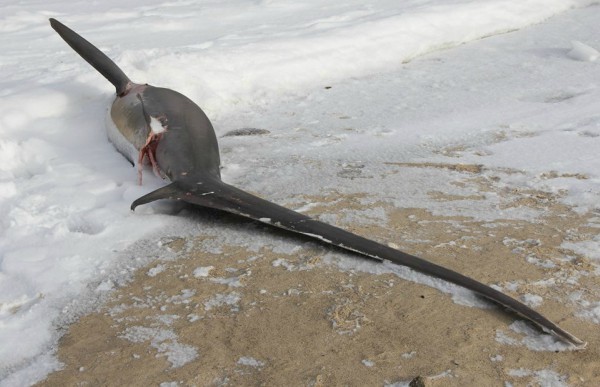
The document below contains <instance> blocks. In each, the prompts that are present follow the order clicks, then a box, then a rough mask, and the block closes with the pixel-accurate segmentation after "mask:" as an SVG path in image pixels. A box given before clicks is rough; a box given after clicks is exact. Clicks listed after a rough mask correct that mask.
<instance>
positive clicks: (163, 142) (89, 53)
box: [50, 19, 586, 349]
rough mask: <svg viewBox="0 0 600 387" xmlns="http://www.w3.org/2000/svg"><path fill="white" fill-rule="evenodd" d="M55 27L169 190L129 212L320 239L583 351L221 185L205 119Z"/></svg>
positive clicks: (124, 134)
mask: <svg viewBox="0 0 600 387" xmlns="http://www.w3.org/2000/svg"><path fill="white" fill-rule="evenodd" d="M50 24H51V26H52V28H54V30H55V31H56V32H57V33H58V34H59V35H60V36H61V37H62V38H63V39H64V40H65V41H66V42H67V44H68V45H69V46H71V47H72V48H73V49H74V50H75V51H76V52H77V53H78V54H79V55H81V57H82V58H83V59H85V60H86V61H87V62H88V63H89V64H91V65H92V66H93V67H94V68H95V69H96V70H98V71H99V72H100V73H101V74H102V75H103V76H104V77H105V78H106V79H107V80H108V81H109V82H111V83H112V84H113V85H114V86H115V88H116V93H117V97H116V99H115V101H114V102H113V104H112V108H111V112H110V115H111V119H112V121H113V123H114V129H113V130H112V131H110V130H109V139H110V141H111V142H112V143H113V144H114V145H115V147H116V148H117V149H118V150H119V152H121V153H122V154H123V155H124V156H125V157H126V158H127V159H128V160H129V161H130V162H131V163H132V164H137V165H138V179H139V181H140V183H141V176H142V165H143V163H144V162H145V161H147V162H149V163H150V164H151V165H152V168H153V169H154V171H155V173H156V174H158V175H160V176H162V177H164V178H168V179H169V180H170V182H171V183H170V184H168V185H166V186H164V187H162V188H159V189H157V190H155V191H153V192H150V193H148V194H147V195H144V196H142V197H140V198H138V199H137V200H135V201H134V202H133V203H132V204H131V209H132V210H133V209H135V208H136V207H137V206H139V205H142V204H146V203H150V202H153V201H155V200H159V199H173V200H182V201H185V202H188V203H192V204H195V205H198V206H202V207H209V208H213V209H217V210H222V211H226V212H229V213H233V214H236V215H240V216H243V217H246V218H250V219H254V220H257V221H260V222H263V223H267V224H269V225H271V226H274V227H278V228H282V229H285V230H289V231H292V232H295V233H299V234H302V235H305V236H307V237H310V238H314V239H317V240H319V241H320V242H322V243H326V244H330V245H333V246H337V247H339V248H342V249H345V250H348V251H351V252H353V253H358V254H360V255H362V256H365V257H368V258H371V259H375V260H378V261H383V260H388V261H391V262H393V263H395V264H398V265H403V266H407V267H409V268H411V269H413V270H416V271H419V272H422V273H424V274H427V275H430V276H432V277H437V278H440V279H443V280H445V281H448V282H451V283H454V284H456V285H459V286H462V287H464V288H466V289H469V290H471V291H473V292H475V293H477V294H478V295H480V296H483V297H484V298H486V299H488V300H490V301H492V302H494V303H497V304H500V305H502V306H504V307H505V308H507V309H508V310H510V311H512V312H513V313H516V314H518V315H520V316H522V317H523V318H525V319H527V320H528V321H530V322H532V323H534V324H535V325H536V326H538V327H539V328H541V329H542V330H543V331H545V332H547V333H550V334H552V335H554V336H556V337H557V338H559V339H560V340H562V341H564V342H566V343H568V344H570V345H572V346H574V347H575V348H578V349H581V348H584V347H585V346H586V343H585V342H584V341H582V340H580V339H578V338H577V337H575V336H573V335H572V334H570V333H569V332H567V331H565V330H564V329H562V328H560V327H559V326H558V325H556V324H555V323H553V322H552V321H550V320H549V319H547V318H546V317H544V316H543V315H541V314H540V313H538V312H536V311H535V310H533V309H531V308H530V307H528V306H526V305H524V304H523V303H521V302H519V301H517V300H515V299H514V298H512V297H509V296H507V295H506V294H504V293H502V292H500V291H498V290H495V289H493V288H491V287H490V286H487V285H485V284H483V283H481V282H479V281H477V280H474V279H472V278H469V277H467V276H465V275H462V274H460V273H457V272H455V271H453V270H450V269H447V268H445V267H442V266H440V265H437V264H434V263H431V262H429V261H426V260H424V259H422V258H419V257H416V256H414V255H410V254H407V253H404V252H402V251H399V250H396V249H393V248H391V247H388V246H385V245H383V244H381V243H378V242H375V241H372V240H370V239H367V238H364V237H361V236H359V235H356V234H353V233H350V232H348V231H345V230H343V229H340V228H338V227H334V226H331V225H329V224H326V223H323V222H320V221H318V220H315V219H312V218H310V217H308V216H306V215H303V214H300V213H298V212H295V211H292V210H290V209H287V208H285V207H282V206H280V205H277V204H275V203H272V202H270V201H267V200H264V199H261V198H260V197H258V196H255V195H252V194H250V193H248V192H245V191H243V190H240V189H238V188H236V187H233V186H231V185H229V184H226V183H224V182H223V181H222V180H221V173H220V164H221V162H220V156H219V146H218V143H217V138H216V135H215V131H214V129H213V126H212V124H211V123H210V120H209V119H208V117H207V116H206V114H204V112H203V111H202V109H200V107H198V105H196V104H195V103H194V102H193V101H192V100H190V99H189V98H187V97H186V96H184V95H182V94H180V93H178V92H176V91H174V90H170V89H165V88H160V87H155V86H150V85H148V84H138V83H134V82H132V81H131V80H130V79H129V78H128V77H127V76H126V75H125V73H124V72H123V71H122V70H121V69H120V68H119V67H118V66H117V65H116V64H115V63H114V62H113V61H112V60H111V59H110V58H108V57H107V56H106V55H105V54H104V53H102V52H101V51H100V50H99V49H97V48H96V47H95V46H94V45H92V44H91V43H90V42H88V41H87V40H85V39H84V38H82V37H81V36H80V35H78V34H77V33H76V32H74V31H72V30H71V29H69V28H68V27H66V26H65V25H64V24H62V23H60V22H59V21H57V20H55V19H50Z"/></svg>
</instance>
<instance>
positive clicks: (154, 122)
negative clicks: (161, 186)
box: [137, 94, 167, 185]
mask: <svg viewBox="0 0 600 387" xmlns="http://www.w3.org/2000/svg"><path fill="white" fill-rule="evenodd" d="M137 97H138V99H139V100H140V102H141V103H142V111H143V114H144V117H145V118H146V126H147V129H148V137H147V138H146V143H145V144H144V146H143V147H142V148H141V149H140V153H139V156H138V184H139V185H142V170H143V166H144V161H145V160H148V161H149V162H150V165H152V170H153V171H154V174H155V175H156V176H158V177H160V178H161V179H164V174H163V173H162V171H161V170H160V167H159V166H158V163H157V162H156V148H157V147H158V142H159V141H160V139H161V138H162V136H163V134H164V132H166V130H167V117H165V116H159V117H152V116H151V115H149V114H148V113H146V109H145V108H144V101H143V100H142V97H141V95H139V94H138V95H137Z"/></svg>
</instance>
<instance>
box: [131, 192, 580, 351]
mask: <svg viewBox="0 0 600 387" xmlns="http://www.w3.org/2000/svg"><path fill="white" fill-rule="evenodd" d="M167 198H169V199H178V200H184V201H186V202H189V203H193V204H197V205H200V206H203V207H210V208H216V209H219V210H223V211H227V212H230V213H233V214H237V215H241V216H244V217H248V218H251V219H255V220H258V221H261V222H263V223H268V224H270V225H272V226H275V227H279V228H283V229H286V230H290V231H293V232H296V233H300V234H303V235H306V236H309V237H311V238H316V239H318V240H320V241H322V242H325V243H329V244H332V245H334V246H338V247H341V248H343V249H345V250H349V251H352V252H355V253H359V254H361V255H364V256H367V257H369V258H373V259H376V260H380V261H382V260H389V261H391V262H394V263H396V264H398V265H402V266H407V267H410V268H411V269H414V270H417V271H419V272H422V273H424V274H427V275H430V276H433V277H437V278H441V279H443V280H446V281H448V282H452V283H454V284H456V285H459V286H462V287H464V288H466V289H469V290H471V291H473V292H475V293H477V294H479V295H481V296H483V297H485V298H487V299H489V300H491V301H493V302H495V303H498V304H500V305H502V306H504V307H506V308H507V309H509V310H511V311H512V312H514V313H516V314H518V315H521V316H522V317H524V318H525V319H527V320H529V321H531V322H532V323H534V324H535V325H537V326H538V327H540V328H541V329H542V330H543V331H546V332H548V333H550V334H553V335H554V336H556V337H558V338H559V339H561V340H562V341H564V342H567V343H569V344H571V345H573V346H575V347H577V348H578V349H582V348H585V346H586V344H587V343H585V342H584V341H582V340H580V339H578V338H577V337H575V336H573V335H572V334H570V333H569V332H567V331H565V330H564V329H562V328H560V327H559V326H558V325H556V324H555V323H553V322H552V321H550V320H548V319H547V318H546V317H544V316H542V315H541V314H540V313H538V312H536V311H535V310H533V309H531V308H529V307H528V306H526V305H524V304H523V303H521V302H519V301H517V300H515V299H514V298H511V297H509V296H507V295H506V294H504V293H501V292H499V291H497V290H495V289H493V288H491V287H489V286H487V285H485V284H483V283H481V282H479V281H476V280H474V279H472V278H469V277H466V276H464V275H462V274H460V273H457V272H455V271H453V270H450V269H446V268H445V267H442V266H439V265H436V264H434V263H431V262H428V261H426V260H424V259H422V258H419V257H416V256H414V255H410V254H407V253H404V252H402V251H399V250H396V249H393V248H390V247H387V246H385V245H382V244H380V243H377V242H374V241H372V240H369V239H366V238H363V237H361V236H358V235H355V234H352V233H350V232H348V231H344V230H342V229H340V228H337V227H334V226H331V225H329V224H326V223H323V222H319V221H317V220H314V219H312V218H310V217H308V216H306V215H302V214H300V213H297V212H295V211H292V210H289V209H287V208H285V207H282V206H279V205H277V204H274V203H271V202H269V201H266V200H264V199H261V198H259V197H257V196H254V195H251V194H249V193H247V192H245V191H242V190H240V189H238V188H235V187H233V186H230V185H228V184H225V183H223V182H221V181H217V180H208V181H206V180H205V181H203V182H202V183H196V184H185V183H181V182H175V183H171V184H170V185H168V186H166V187H163V188H160V189H158V190H156V191H154V192H151V193H149V194H148V195H145V196H142V197H141V198H139V199H137V200H136V201H134V202H133V204H132V205H131V209H132V210H133V209H135V207H136V206H138V205H141V204H145V203H149V202H151V201H154V200H157V199H167Z"/></svg>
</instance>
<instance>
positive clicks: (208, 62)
mask: <svg viewBox="0 0 600 387" xmlns="http://www.w3.org/2000/svg"><path fill="white" fill-rule="evenodd" d="M594 3H597V2H594V1H586V0H523V1H516V0H411V1H403V2H401V3H400V4H399V2H397V1H392V0H377V1H371V2H368V3H367V4H365V2H362V1H358V0H344V1H340V2H335V3H331V4H323V2H321V1H317V0H306V1H303V2H294V1H289V0H282V1H277V2H274V1H269V0H264V1H248V0H228V1H221V2H208V1H200V2H186V1H182V2H166V3H165V2H162V1H156V0H148V1H144V2H142V1H138V0H135V1H131V2H128V4H127V6H124V5H123V4H122V2H117V1H115V0H107V1H103V2H91V3H90V2H86V1H81V0H75V1H69V2H67V1H61V0H59V1H53V2H51V3H50V2H41V1H36V0H27V1H21V2H18V3H14V4H13V3H10V4H9V3H6V4H3V5H0V15H2V16H1V17H0V31H2V34H1V35H0V47H2V53H3V55H2V57H1V58H0V85H1V87H0V97H1V98H2V100H1V104H0V212H1V213H2V214H3V215H4V216H3V217H2V218H1V219H0V342H1V343H2V346H0V380H2V379H3V381H2V382H0V385H7V386H12V385H26V384H30V383H33V382H35V381H37V380H40V379H41V378H43V377H44V375H45V374H46V373H48V372H50V371H52V370H54V369H57V368H58V367H59V363H58V361H57V360H56V358H55V357H54V355H53V348H54V347H55V345H56V343H57V340H58V337H59V331H60V330H61V328H63V327H64V326H65V324H68V323H69V322H71V321H73V319H75V318H76V317H77V316H79V315H81V314H82V313H85V312H86V311H87V310H89V309H90V308H91V307H93V306H94V305H96V304H97V303H98V302H99V301H100V300H101V299H102V297H103V295H104V294H105V293H106V292H107V291H109V290H111V289H112V288H113V286H114V285H118V284H120V283H122V281H123V279H124V278H126V277H127V276H129V275H131V273H132V272H133V271H134V270H135V269H136V268H139V267H141V266H143V265H145V264H148V263H150V262H153V261H154V260H156V259H157V258H161V259H165V258H168V257H173V256H174V253H173V252H171V251H170V250H169V249H168V248H167V247H165V246H162V245H161V244H160V243H158V244H157V243H156V241H159V240H160V239H161V238H163V237H166V236H169V235H178V236H185V235H194V234H198V233H208V234H211V233H212V234H213V235H214V234H217V231H215V227H216V226H214V225H213V224H211V223H210V222H209V221H205V220H199V219H195V218H194V217H193V216H186V212H185V211H184V212H183V213H182V212H181V207H179V206H178V205H176V204H172V203H153V204H151V205H146V206H142V207H139V208H138V209H137V210H136V212H135V213H132V212H130V211H129V205H130V203H131V202H132V201H133V200H134V199H136V198H138V197H139V196H141V195H143V194H145V193H147V192H149V191H150V190H153V189H155V188H158V187H160V186H161V185H163V184H164V183H163V182H162V181H161V180H160V179H158V178H156V177H154V176H152V174H151V173H148V172H149V171H145V175H144V185H143V186H138V185H137V179H136V171H135V169H133V168H131V166H130V164H129V162H128V161H126V160H125V159H124V158H123V157H122V156H121V155H120V154H118V153H117V152H116V151H115V150H114V148H113V147H112V146H111V145H110V143H109V142H108V141H107V140H106V130H107V128H106V126H107V125H106V123H105V119H106V115H107V114H106V111H107V107H108V106H109V105H110V103H111V101H112V99H113V94H114V90H113V89H112V86H111V85H110V84H109V83H108V82H106V81H105V80H104V79H103V78H102V77H101V76H99V74H98V73H97V72H95V70H93V69H92V68H91V67H90V66H89V65H87V64H86V63H85V62H84V61H82V60H81V59H80V58H78V56H77V55H76V54H75V53H74V52H73V51H72V50H71V49H70V48H69V47H68V46H67V45H66V44H65V43H64V42H63V41H62V40H61V39H60V38H59V37H58V36H57V35H56V34H55V32H54V31H53V30H52V29H51V28H50V26H49V25H48V21H47V19H48V17H56V18H58V19H59V20H61V21H62V22H64V23H66V24H67V25H69V26H70V27H72V28H73V29H75V30H76V31H78V32H80V33H81V34H82V35H84V36H85V37H86V38H87V39H89V40H90V41H92V42H94V43H95V44H97V45H98V46H99V47H100V48H101V49H103V50H104V51H105V52H106V53H107V54H108V55H109V56H111V57H112V58H114V59H115V60H116V62H117V63H118V64H119V65H120V66H121V67H122V68H123V70H124V71H125V73H127V74H128V75H129V76H130V77H131V78H132V79H134V80H138V81H140V82H145V81H148V82H151V83H152V84H155V85H160V86H165V87H170V88H173V89H175V90H178V91H179V92H182V93H184V94H185V95H187V96H188V97H190V98H191V99H192V100H194V101H197V102H198V103H199V104H200V105H201V106H202V108H203V109H204V110H205V111H206V113H207V114H208V116H209V117H211V120H212V121H213V124H214V126H215V128H216V130H217V134H218V135H219V136H220V135H223V134H225V133H227V132H229V131H230V130H234V129H239V128H268V132H270V133H268V135H261V136H242V137H239V136H231V137H225V138H221V139H220V145H221V151H222V153H223V164H224V169H223V176H224V180H225V181H228V182H230V183H233V184H235V185H237V186H240V187H243V188H245V189H248V190H251V191H253V192H259V193H261V194H262V195H264V196H265V197H268V198H270V199H271V200H273V201H276V202H280V203H283V204H286V203H288V204H289V203H293V202H294V201H295V199H294V197H295V195H298V193H304V194H306V195H319V194H323V193H327V192H339V193H342V194H343V193H354V192H365V191H367V189H366V188H365V187H364V185H365V179H366V178H369V177H372V176H381V172H382V171H383V170H382V168H385V167H381V166H379V165H380V164H381V162H382V161H390V160H394V161H398V162H406V161H419V160H426V161H428V162H443V161H445V160H446V159H445V158H444V157H445V156H443V155H439V154H435V153H433V152H432V151H431V150H432V149H434V148H436V149H438V148H440V147H444V146H452V145H454V144H465V143H466V144H469V148H467V149H465V150H464V151H461V152H460V155H459V156H460V162H462V163H475V164H484V165H486V167H490V168H491V167H502V168H513V169H516V170H518V171H521V173H517V174H513V175H510V176H507V177H506V179H507V180H508V181H509V182H510V183H511V184H517V185H521V186H524V187H529V188H537V189H545V190H549V191H551V192H559V191H560V192H563V191H566V192H568V195H567V196H566V197H565V198H564V201H565V202H566V203H567V204H570V205H573V206H576V207H577V208H579V209H580V210H581V211H586V210H589V209H590V208H594V206H595V205H596V203H597V202H598V199H599V197H598V196H599V194H598V192H600V189H599V188H600V187H599V185H600V179H599V175H598V172H597V171H598V170H600V168H599V167H600V159H599V158H598V157H597V149H598V146H599V145H600V144H599V142H600V115H598V111H600V98H599V97H600V95H599V94H600V89H598V84H597V82H595V81H594V80H596V79H600V77H599V75H600V74H599V73H600V68H599V67H598V66H597V63H594V62H593V61H594V60H595V58H597V51H595V49H594V47H600V41H599V40H598V36H600V34H599V33H598V32H599V31H598V29H599V27H598V26H597V20H598V16H599V14H600V11H599V9H598V8H599V7H597V6H596V7H590V8H588V9H586V10H584V11H577V10H574V11H569V10H570V9H571V8H582V7H586V6H588V5H590V4H594ZM555 15H558V16H556V17H554V18H552V19H549V18H550V17H552V16H555ZM548 19H549V20H548ZM541 22H545V23H543V24H541V25H537V26H534V25H535V24H537V23H541ZM565 26H568V28H565ZM526 27H527V28H526ZM518 29H524V30H522V31H517V32H514V33H511V34H507V35H503V36H496V37H492V38H491V39H484V40H480V39H482V38H486V37H490V36H494V35H498V34H504V33H506V32H509V31H514V30H518ZM469 42H470V43H469ZM571 42H573V43H572V44H571ZM463 43H469V44H466V45H463ZM442 49H443V50H445V51H443V52H442V51H440V50H442ZM425 54H428V55H425ZM260 133H266V132H264V131H261V132H260ZM499 135H501V137H502V138H503V141H493V139H495V138H498V136H499ZM557 155H558V156H560V157H557ZM549 169H551V170H553V171H555V172H556V173H557V174H558V175H559V176H560V175H561V174H564V176H565V177H559V178H555V179H543V178H541V177H540V174H542V173H545V172H547V171H548V170H549ZM383 172H385V171H383ZM449 173H453V172H448V171H442V170H431V171H426V172H415V171H403V172H401V173H398V174H396V175H389V176H387V177H386V178H385V179H383V180H377V186H376V187H375V188H373V190H374V191H376V192H377V199H380V200H381V199H382V198H385V200H386V201H388V202H389V203H391V204H393V205H396V206H399V207H400V206H402V207H422V208H428V209H430V210H431V211H433V213H434V214H449V215H462V216H472V217H475V218H477V219H482V220H493V219H496V218H499V217H504V218H515V219H530V218H531V217H532V216H536V215H537V213H536V212H535V211H532V210H526V209H523V208H515V209H506V210H502V211H499V210H498V209H497V198H495V197H493V195H491V194H490V195H488V196H487V197H486V200H483V201H464V202H462V203H461V202H456V203H455V205H453V206H446V205H444V204H443V203H441V204H440V203H439V202H435V201H432V200H431V199H430V198H429V197H428V195H427V192H428V191H429V190H430V189H431V188H432V187H436V188H437V189H438V190H442V191H444V192H448V193H452V194H457V195H460V194H470V193H472V188H471V187H466V188H465V187H463V188H461V187H456V186H453V185H451V184H449V183H448V179H447V176H448V174H449ZM573 174H580V175H585V176H586V178H585V179H577V178H575V177H569V176H574V175H573ZM465 196H467V195H465ZM364 200H365V202H364V203H363V204H365V205H370V204H372V202H370V200H372V199H371V198H366V199H364ZM297 207H298V208H300V207H302V208H304V209H309V208H311V203H300V204H299V205H298V206H297ZM492 209H493V210H492ZM359 216H360V218H362V219H365V217H366V218H370V221H373V222H377V221H379V222H381V221H385V219H386V217H385V214H384V213H382V212H381V211H379V210H377V208H375V209H374V210H373V211H372V212H366V213H364V214H358V215H357V213H356V212H354V213H347V214H346V213H344V217H345V218H346V219H345V221H348V222H351V221H353V220H354V219H357V218H358V217H359ZM366 221H367V222H368V221H369V219H366ZM199 222H206V223H204V224H202V225H199ZM216 229H217V230H218V234H219V235H222V234H225V235H223V236H222V238H223V239H219V240H218V241H217V242H214V241H213V242H206V243H207V245H206V246H207V248H208V247H210V246H209V244H210V243H213V244H214V243H224V242H231V243H238V244H240V243H245V244H246V245H250V246H251V247H252V246H254V248H255V249H258V248H260V246H262V245H268V244H271V245H274V246H275V247H276V248H278V249H280V251H294V249H295V248H296V246H295V245H294V244H293V243H291V242H289V241H285V240H284V239H283V238H281V237H274V236H272V235H257V232H256V231H257V230H255V229H249V230H248V229H247V228H246V229H244V228H242V229H234V230H226V231H225V232H224V230H223V229H222V227H221V228H219V227H216ZM597 244H598V241H597V240H595V241H587V242H586V241H582V242H580V243H579V244H578V247H579V248H580V250H583V251H588V250H593V249H594V247H597ZM213 248H214V249H215V251H219V247H218V245H215V246H213ZM595 257H596V258H597V255H596V256H595ZM336 259H337V258H336ZM281 263H283V261H281ZM339 265H340V267H346V268H352V269H359V270H363V269H364V270H367V271H371V270H391V271H396V270H398V269H395V268H391V267H388V266H387V265H380V268H378V269H374V266H369V265H367V266H364V267H362V266H360V265H362V264H357V263H356V262H355V261H352V262H340V263H339ZM160 268H161V266H160V264H158V265H157V266H155V267H154V269H151V270H150V271H149V272H148V275H156V274H159V273H160V270H161V269H160ZM397 273H398V275H400V276H401V277H406V278H411V279H412V280H416V281H419V282H423V281H425V282H426V283H430V284H431V281H430V280H427V279H425V278H423V277H422V276H421V277H418V276H417V277H415V276H412V274H410V273H408V272H406V271H403V270H399V271H397ZM407 273H408V274H407ZM195 275H197V276H200V277H201V276H203V275H208V272H206V274H203V273H201V272H198V273H195ZM428 281H429V282H428ZM434 282H435V281H434ZM432 285H434V286H436V285H435V284H432ZM439 286H442V285H439ZM445 291H449V292H451V293H453V295H454V297H455V298H458V299H461V300H462V303H466V304H469V305H472V304H476V300H471V299H470V298H469V296H468V295H464V294H463V293H460V291H459V290H457V289H447V290H445ZM183 298H185V295H183V296H182V299H183ZM238 301H239V295H237V294H236V293H230V294H220V295H216V296H215V298H214V299H211V302H209V303H208V304H207V305H205V306H206V308H207V309H210V308H212V307H216V306H219V305H229V306H232V307H233V308H234V309H235V307H236V304H237V303H238ZM586 302H588V303H589V305H598V303H597V302H598V300H586ZM590 310H593V311H594V315H595V316H597V312H596V310H597V308H596V307H594V308H591V309H590ZM161 332H162V331H161ZM129 333H131V332H129ZM159 333H160V332H148V333H147V334H146V336H147V338H146V339H149V340H152V341H153V342H155V343H156V347H157V348H159V347H160V348H162V349H161V351H163V354H165V356H168V357H169V359H170V361H172V363H173V365H174V366H175V364H178V365H179V364H182V362H185V361H187V360H186V359H189V358H190V357H193V356H196V355H195V352H194V349H193V348H187V347H185V346H184V347H181V346H180V345H179V344H178V343H176V342H174V341H168V342H166V341H161V340H162V339H161V340H158V339H157V337H158V336H157V335H158V334H159ZM146 336H144V337H146ZM165 340H166V339H165ZM165 343H166V344H165ZM167 344H168V346H169V347H168V348H167V347H165V345H167Z"/></svg>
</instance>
